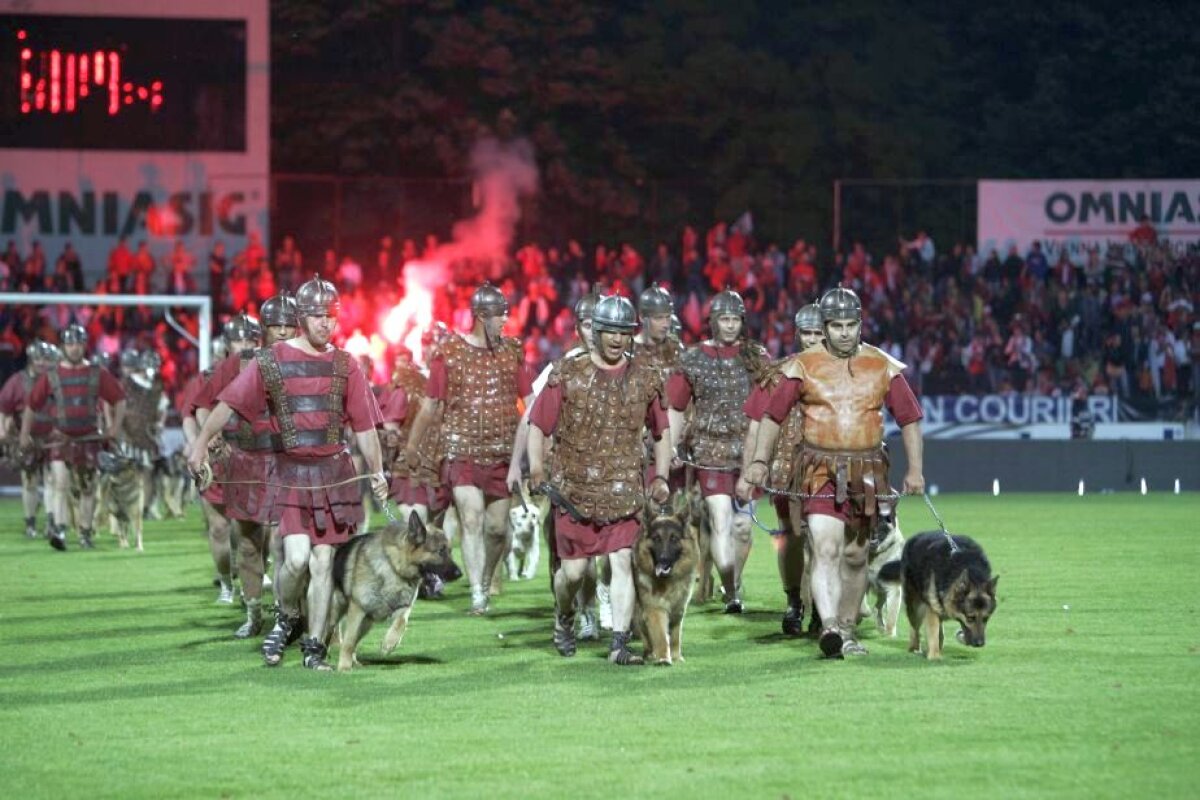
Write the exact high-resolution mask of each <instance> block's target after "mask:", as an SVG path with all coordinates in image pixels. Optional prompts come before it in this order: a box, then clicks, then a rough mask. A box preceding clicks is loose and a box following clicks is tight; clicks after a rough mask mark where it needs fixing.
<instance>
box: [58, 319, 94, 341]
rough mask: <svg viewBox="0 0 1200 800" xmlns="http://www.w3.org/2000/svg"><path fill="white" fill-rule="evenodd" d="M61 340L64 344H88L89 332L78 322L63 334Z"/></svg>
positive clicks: (69, 326)
mask: <svg viewBox="0 0 1200 800" xmlns="http://www.w3.org/2000/svg"><path fill="white" fill-rule="evenodd" d="M61 340H62V343H63V344H87V340H88V335H87V331H86V330H84V327H83V326H82V325H80V324H79V323H78V322H72V323H71V324H70V325H68V326H67V329H66V330H65V331H63V332H62V337H61Z"/></svg>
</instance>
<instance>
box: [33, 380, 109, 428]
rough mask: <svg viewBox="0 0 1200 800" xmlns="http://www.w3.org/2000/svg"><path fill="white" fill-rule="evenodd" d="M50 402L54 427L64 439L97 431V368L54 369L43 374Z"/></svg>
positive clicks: (98, 395)
mask: <svg viewBox="0 0 1200 800" xmlns="http://www.w3.org/2000/svg"><path fill="white" fill-rule="evenodd" d="M46 375H47V378H48V380H49V381H50V393H51V396H52V397H53V398H54V407H55V426H56V427H57V428H58V430H59V431H61V432H62V433H64V434H66V435H67V436H87V435H88V434H93V433H96V432H97V430H98V429H99V415H98V413H97V410H96V406H97V404H98V403H99V401H100V367H98V366H96V365H95V364H91V365H87V366H85V367H83V368H82V369H69V370H64V369H61V368H55V369H52V370H50V371H49V372H48V373H46Z"/></svg>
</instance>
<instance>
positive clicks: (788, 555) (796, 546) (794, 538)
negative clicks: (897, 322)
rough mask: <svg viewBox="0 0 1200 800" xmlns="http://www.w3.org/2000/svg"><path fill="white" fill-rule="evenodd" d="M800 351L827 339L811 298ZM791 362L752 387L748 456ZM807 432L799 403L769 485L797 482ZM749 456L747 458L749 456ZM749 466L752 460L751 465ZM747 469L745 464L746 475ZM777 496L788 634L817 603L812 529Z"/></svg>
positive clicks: (796, 508)
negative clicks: (809, 546)
mask: <svg viewBox="0 0 1200 800" xmlns="http://www.w3.org/2000/svg"><path fill="white" fill-rule="evenodd" d="M794 321H795V328H796V334H795V339H796V352H798V353H803V352H804V351H805V350H807V349H808V348H810V347H815V346H820V344H821V342H822V341H823V340H824V339H825V333H824V325H823V323H822V319H821V309H820V308H819V307H818V306H817V305H816V304H815V303H810V304H808V305H806V306H804V307H803V308H801V309H800V310H799V311H797V312H796V316H795V320H794ZM786 363H787V360H786V359H782V360H780V361H779V362H777V363H776V364H773V365H772V366H771V369H769V370H767V371H766V374H765V375H764V377H763V379H762V380H760V381H759V383H758V384H756V385H755V387H754V388H753V389H751V390H750V397H748V398H747V399H746V405H745V409H744V410H745V413H746V417H747V419H748V420H749V427H748V428H747V430H746V443H745V446H744V448H743V452H744V453H745V458H753V455H754V450H755V447H756V445H757V442H758V431H759V425H760V423H761V421H762V418H763V415H764V414H765V413H766V409H767V401H768V400H769V399H770V397H771V390H772V389H773V388H775V386H776V384H778V383H779V381H780V380H782V377H783V376H782V373H781V372H780V370H781V369H782V367H783V366H784V365H785V364H786ZM803 432H804V414H803V412H802V411H801V409H800V408H799V407H793V408H792V410H791V411H790V412H788V416H787V419H786V420H785V421H784V423H783V426H782V428H781V430H780V431H779V438H778V440H777V441H776V443H775V449H774V451H773V452H772V453H771V459H770V463H769V464H768V468H769V469H768V473H767V480H766V484H765V485H766V487H767V488H768V489H773V490H776V491H780V492H785V491H788V489H789V487H791V485H792V475H793V473H794V466H795V460H796V454H797V448H799V447H800V443H801V440H802V438H803ZM743 460H744V459H743ZM746 466H748V465H746ZM744 473H745V469H743V475H744ZM749 488H750V487H749V484H747V483H746V482H745V478H744V477H742V478H739V479H738V486H737V489H738V491H737V494H738V496H739V497H743V498H747V499H748V498H749V496H750V491H749ZM771 501H772V503H773V504H774V506H775V516H776V518H777V519H778V520H779V525H780V530H779V531H778V535H777V536H776V538H775V547H776V560H777V562H778V566H779V577H780V579H781V580H782V582H783V591H784V593H785V594H786V595H787V610H786V611H785V612H784V614H783V621H782V623H781V626H782V628H783V632H784V634H785V635H787V636H799V635H800V634H802V633H803V632H804V611H805V608H806V607H811V603H812V596H811V592H810V590H809V587H808V585H807V583H806V581H805V580H804V550H805V547H806V541H805V540H806V538H807V535H808V525H807V524H806V523H805V522H804V516H803V514H802V513H801V509H800V505H799V504H798V503H791V502H789V501H788V498H787V496H786V495H783V494H773V495H771Z"/></svg>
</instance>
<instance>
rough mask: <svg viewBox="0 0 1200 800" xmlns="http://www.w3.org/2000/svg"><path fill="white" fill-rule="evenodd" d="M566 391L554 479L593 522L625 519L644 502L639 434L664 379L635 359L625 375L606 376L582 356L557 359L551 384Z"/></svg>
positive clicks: (556, 437) (552, 470) (552, 472)
mask: <svg viewBox="0 0 1200 800" xmlns="http://www.w3.org/2000/svg"><path fill="white" fill-rule="evenodd" d="M547 385H548V386H561V387H562V395H563V401H562V409H561V411H560V414H559V421H558V427H557V428H556V429H555V432H554V450H553V453H552V455H551V464H550V480H551V482H552V483H553V484H554V485H555V486H557V487H559V490H560V491H561V492H562V493H563V495H564V496H565V497H566V498H567V499H568V500H570V501H571V503H572V504H574V505H575V507H576V508H578V509H579V511H580V512H581V513H582V514H583V515H584V516H585V517H587V518H588V519H589V520H591V521H592V522H596V523H607V522H613V521H615V520H620V519H627V518H629V517H632V516H634V515H636V514H638V513H640V512H641V510H642V508H643V506H644V504H645V494H644V491H643V487H642V471H643V464H642V431H643V428H644V426H645V421H646V410H647V408H648V407H649V405H650V404H651V403H652V402H657V401H656V398H657V397H658V395H659V393H660V391H661V387H662V380H661V378H660V377H659V374H658V371H657V370H656V369H654V367H652V366H651V365H649V364H645V363H641V362H638V361H636V360H635V361H632V362H631V363H629V364H628V365H627V366H626V368H625V374H624V375H621V376H616V375H608V374H604V371H603V370H601V369H600V368H598V367H597V366H596V365H595V364H593V363H592V360H591V358H590V357H589V356H588V355H587V354H586V353H582V354H580V355H577V356H573V357H568V358H565V359H560V360H559V361H558V362H557V363H556V364H555V366H554V369H553V370H552V371H551V373H550V377H549V379H548V380H547Z"/></svg>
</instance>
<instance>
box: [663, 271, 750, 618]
mask: <svg viewBox="0 0 1200 800" xmlns="http://www.w3.org/2000/svg"><path fill="white" fill-rule="evenodd" d="M745 317H746V306H745V303H744V302H743V301H742V298H741V296H740V295H738V293H737V292H734V291H730V290H726V291H724V292H721V293H720V294H718V295H717V296H716V297H714V298H713V301H712V306H711V308H710V310H709V327H710V328H711V329H712V334H713V337H712V338H711V339H709V340H708V341H705V342H703V343H701V344H698V345H695V346H693V347H689V348H688V349H687V351H685V352H684V354H683V357H682V358H681V359H680V367H679V371H678V372H677V373H676V374H675V375H673V376H672V377H671V378H670V381H669V383H668V386H667V396H668V399H669V401H670V408H671V427H672V430H673V431H674V430H675V429H676V428H678V429H680V430H682V428H683V425H684V412H685V410H686V409H687V407H688V405H689V403H690V404H692V405H693V406H694V407H693V413H692V419H691V422H690V423H689V424H688V429H687V432H686V434H685V435H684V437H683V441H682V447H681V451H682V452H683V454H684V455H685V457H686V458H687V460H688V461H690V462H691V463H692V464H693V465H696V466H694V468H695V470H696V479H697V480H698V481H699V482H700V491H701V493H702V494H703V495H704V500H705V504H706V506H707V508H708V514H709V522H710V529H711V531H712V538H711V543H710V548H711V554H712V560H713V563H714V564H715V565H716V567H717V572H718V573H719V574H720V576H721V584H722V586H723V588H724V594H725V612H726V613H728V614H740V613H741V612H742V595H741V592H742V569H743V567H745V564H746V559H747V558H748V557H749V554H750V544H751V537H750V524H749V520H748V519H747V518H746V516H745V515H743V514H738V515H737V518H736V519H735V518H734V514H733V493H734V486H735V484H736V481H737V476H738V474H739V472H740V471H741V469H742V466H743V464H742V446H743V444H744V441H745V436H746V428H747V419H746V416H745V414H743V413H742V406H743V405H744V404H745V402H746V398H747V397H748V396H749V395H750V387H751V386H752V385H753V383H754V382H755V381H757V380H758V379H759V377H760V376H761V374H762V372H763V370H764V369H765V367H766V366H767V363H768V362H767V353H766V349H765V348H764V347H763V346H762V345H761V344H759V343H757V342H754V341H751V340H748V339H746V338H745V336H744V327H745Z"/></svg>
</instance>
